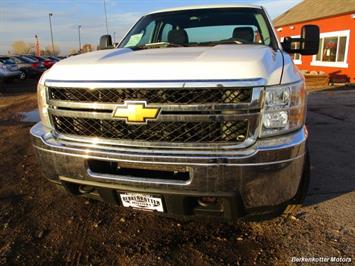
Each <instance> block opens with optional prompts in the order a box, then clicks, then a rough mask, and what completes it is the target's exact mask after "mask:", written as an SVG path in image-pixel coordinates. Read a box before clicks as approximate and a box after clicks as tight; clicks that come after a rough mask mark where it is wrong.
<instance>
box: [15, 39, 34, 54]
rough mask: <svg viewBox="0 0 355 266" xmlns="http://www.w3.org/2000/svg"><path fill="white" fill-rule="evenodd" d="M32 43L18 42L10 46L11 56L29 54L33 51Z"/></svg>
mask: <svg viewBox="0 0 355 266" xmlns="http://www.w3.org/2000/svg"><path fill="white" fill-rule="evenodd" d="M34 46H35V45H34V43H30V42H28V43H26V42H24V41H21V40H18V41H14V42H13V43H12V44H11V53H12V54H31V53H33V51H34Z"/></svg>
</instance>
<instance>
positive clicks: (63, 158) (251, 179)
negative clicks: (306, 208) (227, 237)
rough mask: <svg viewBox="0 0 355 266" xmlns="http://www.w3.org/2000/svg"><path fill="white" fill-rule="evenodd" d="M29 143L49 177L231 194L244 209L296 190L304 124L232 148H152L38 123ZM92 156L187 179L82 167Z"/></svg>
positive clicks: (166, 190) (281, 200) (121, 187)
mask: <svg viewBox="0 0 355 266" xmlns="http://www.w3.org/2000/svg"><path fill="white" fill-rule="evenodd" d="M31 135H32V140H33V145H34V148H35V151H36V154H37V156H38V159H39V162H40V165H41V168H42V171H43V173H44V174H45V176H46V177H47V178H48V179H50V180H51V181H53V182H55V183H61V182H64V181H66V182H67V181H70V182H73V183H77V184H87V185H94V186H98V187H105V188H110V189H115V190H118V191H134V192H145V193H157V194H161V195H164V194H169V193H170V194H178V195H199V196H216V197H217V196H221V197H223V196H231V195H234V196H236V198H238V199H240V200H241V204H242V206H243V208H244V209H245V210H248V209H254V208H260V207H268V206H277V205H280V204H282V203H284V202H286V201H288V200H290V199H292V198H293V197H294V196H295V195H296V193H297V190H298V187H299V184H300V181H301V177H302V173H303V167H304V160H305V152H306V140H307V131H306V129H305V128H303V129H301V130H299V131H297V132H294V133H291V134H288V135H284V136H279V137H272V138H268V139H262V140H257V141H256V143H255V144H253V145H252V146H250V147H248V148H244V149H238V150H217V149H216V150H211V151H206V150H202V151H201V150H191V151H186V150H169V149H161V150H156V149H154V150H152V149H148V148H144V147H141V148H128V147H115V146H110V145H98V144H95V143H91V144H87V143H86V144H84V143H83V142H63V141H60V140H58V139H56V138H55V137H54V136H53V135H52V133H51V131H50V129H48V128H46V127H44V126H43V125H42V124H41V123H38V124H36V125H35V126H34V127H33V128H32V129H31ZM89 159H95V160H100V161H111V162H118V164H120V163H125V164H130V165H134V166H136V167H137V168H140V169H145V168H147V167H148V168H151V167H152V166H154V167H158V168H159V169H162V170H167V171H179V170H181V169H182V170H183V171H188V172H189V176H190V178H189V179H188V180H187V181H178V180H166V179H164V180H160V179H146V178H140V177H137V176H136V177H132V176H116V175H109V174H98V173H94V172H92V171H91V170H90V169H89V168H88V163H87V161H88V160H89Z"/></svg>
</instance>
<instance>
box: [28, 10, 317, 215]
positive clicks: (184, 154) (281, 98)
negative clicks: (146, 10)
mask: <svg viewBox="0 0 355 266" xmlns="http://www.w3.org/2000/svg"><path fill="white" fill-rule="evenodd" d="M300 36H301V37H300V38H298V39H292V38H285V40H284V41H283V43H280V42H279V40H278V38H277V36H276V34H275V31H274V29H273V26H272V24H271V21H270V19H269V17H268V15H267V13H266V11H265V10H264V9H263V8H262V7H260V6H251V5H219V6H199V7H187V8H178V9H169V10H163V11H157V12H153V13H150V14H148V15H146V16H144V17H142V18H141V19H140V20H139V21H138V22H137V23H136V24H135V25H134V26H133V28H132V29H131V30H130V31H129V32H128V34H127V35H126V37H125V38H124V39H123V40H122V41H121V42H120V43H119V44H118V45H116V47H112V41H111V37H110V36H109V35H105V36H102V37H101V40H100V46H101V49H102V50H100V51H96V52H92V53H88V54H83V55H79V56H74V57H71V58H68V59H65V60H62V61H61V62H58V63H57V64H55V65H54V66H53V67H52V68H51V69H50V70H48V71H47V72H45V73H44V74H43V76H42V77H41V79H40V81H39V84H38V104H39V112H40V116H41V122H40V123H38V124H37V125H35V126H34V127H33V128H32V129H31V134H32V138H33V144H34V147H35V150H36V153H37V156H38V160H39V162H40V165H41V167H42V170H43V172H44V175H45V176H46V177H47V178H48V179H49V180H50V181H51V182H53V183H55V184H57V185H60V186H64V187H65V188H66V189H67V190H68V191H70V192H71V193H73V194H75V195H79V196H87V197H91V198H95V199H100V200H104V201H109V202H112V203H114V204H118V205H121V206H124V207H130V208H133V209H139V210H146V211H153V212H164V213H166V214H168V215H182V216H200V215H206V216H214V217H221V218H226V219H234V218H238V217H243V216H246V215H255V214H256V215H258V214H267V213H277V212H279V211H280V210H283V209H284V208H285V207H286V206H287V205H288V204H295V203H298V202H299V201H300V200H301V199H302V195H303V194H304V192H305V189H306V187H307V182H308V178H309V176H308V173H309V161H308V155H307V130H306V127H305V115H306V95H305V90H304V86H305V84H304V78H303V76H302V75H301V73H300V72H299V70H298V69H297V68H296V67H295V65H294V64H293V62H292V59H291V57H290V56H289V53H300V54H304V55H311V54H316V53H317V51H318V46H319V28H318V27H317V26H313V25H306V26H304V27H303V29H302V32H301V34H300ZM295 47H298V49H295Z"/></svg>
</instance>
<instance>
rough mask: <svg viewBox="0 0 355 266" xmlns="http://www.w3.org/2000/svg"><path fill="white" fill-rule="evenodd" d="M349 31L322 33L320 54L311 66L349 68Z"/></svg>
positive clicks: (314, 57) (314, 58)
mask: <svg viewBox="0 0 355 266" xmlns="http://www.w3.org/2000/svg"><path fill="white" fill-rule="evenodd" d="M349 33H350V31H349V30H346V31H336V32H327V33H321V35H320V43H319V51H318V54H317V55H315V56H313V61H312V63H311V65H313V66H329V67H342V68H347V67H348V63H347V57H348V48H349Z"/></svg>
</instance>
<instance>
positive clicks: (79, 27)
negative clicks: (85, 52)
mask: <svg viewBox="0 0 355 266" xmlns="http://www.w3.org/2000/svg"><path fill="white" fill-rule="evenodd" d="M80 29H81V25H78V32H79V54H80V53H81V38H80Z"/></svg>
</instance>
